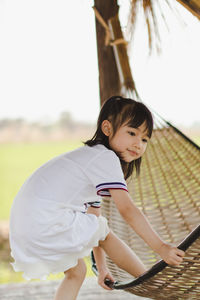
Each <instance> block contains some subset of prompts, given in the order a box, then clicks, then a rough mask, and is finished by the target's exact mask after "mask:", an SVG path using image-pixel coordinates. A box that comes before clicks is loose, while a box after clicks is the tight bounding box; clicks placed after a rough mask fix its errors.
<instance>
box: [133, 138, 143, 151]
mask: <svg viewBox="0 0 200 300" xmlns="http://www.w3.org/2000/svg"><path fill="white" fill-rule="evenodd" d="M141 144H142V142H141V139H140V138H139V137H137V138H136V139H135V141H134V146H135V147H136V148H137V149H140V148H141Z"/></svg>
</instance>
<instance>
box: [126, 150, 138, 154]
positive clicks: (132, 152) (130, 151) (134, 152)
mask: <svg viewBox="0 0 200 300" xmlns="http://www.w3.org/2000/svg"><path fill="white" fill-rule="evenodd" d="M128 152H129V153H130V155H131V156H138V153H137V152H136V151H132V150H129V149H128Z"/></svg>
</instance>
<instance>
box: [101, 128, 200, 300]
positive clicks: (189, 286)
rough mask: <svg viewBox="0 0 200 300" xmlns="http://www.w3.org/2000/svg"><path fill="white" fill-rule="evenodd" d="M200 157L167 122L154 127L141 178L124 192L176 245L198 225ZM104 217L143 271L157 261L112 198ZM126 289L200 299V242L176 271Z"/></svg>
mask: <svg viewBox="0 0 200 300" xmlns="http://www.w3.org/2000/svg"><path fill="white" fill-rule="evenodd" d="M199 153H200V152H199V147H198V146H196V145H195V144H194V143H193V142H191V141H189V140H188V139H187V138H186V137H185V136H184V135H183V134H181V133H180V132H178V131H177V130H176V128H174V127H173V126H171V125H170V124H169V123H168V125H167V126H164V127H160V128H159V127H157V128H156V129H154V131H153V136H152V139H151V142H150V143H149V145H148V149H147V151H146V153H145V155H144V156H143V158H142V167H141V174H140V176H139V177H138V178H136V177H135V176H134V177H132V178H131V179H129V180H128V190H129V193H130V194H131V196H132V198H133V199H134V202H135V203H136V205H137V206H138V207H140V208H141V209H142V211H143V212H144V214H145V215H146V216H147V217H148V219H149V221H150V222H151V224H152V225H153V227H154V229H155V230H156V231H157V232H158V233H159V234H160V236H161V237H162V238H163V239H164V240H165V241H167V242H169V243H172V244H175V245H176V246H177V245H178V244H179V243H180V242H181V241H182V240H183V239H184V238H185V237H186V236H187V235H188V234H189V233H190V232H191V231H192V230H193V229H194V228H195V227H196V226H197V225H198V224H199V220H200V155H199ZM102 213H103V214H104V215H105V216H106V218H107V219H108V223H109V226H110V228H111V229H112V230H113V231H114V232H115V233H116V234H117V235H118V236H119V237H120V238H121V239H122V240H123V241H125V243H126V244H128V245H129V246H130V248H131V249H133V250H134V252H135V253H136V254H137V255H138V256H139V257H140V258H141V260H142V261H143V262H144V264H145V265H146V266H147V267H149V268H150V267H151V266H152V265H154V264H155V262H156V261H158V259H160V257H158V256H157V255H156V253H154V252H153V251H152V250H151V249H150V248H149V247H148V246H147V245H146V244H145V243H144V241H143V240H142V239H141V238H140V237H138V236H137V235H136V234H135V233H134V232H133V230H132V229H131V228H130V227H129V225H127V224H126V223H125V221H124V220H123V219H122V217H121V216H120V214H119V212H118V211H117V209H116V207H115V204H114V201H111V200H110V198H104V199H103V205H102ZM107 263H108V266H109V269H110V271H111V273H112V274H113V276H114V278H115V279H116V280H117V281H119V282H127V281H128V282H130V281H131V280H132V281H133V279H134V278H133V277H132V276H131V275H129V274H127V273H126V272H124V271H123V270H121V269H119V268H118V267H117V266H116V265H115V264H114V263H113V262H112V261H111V260H110V259H109V258H107ZM116 288H117V287H116ZM124 289H125V290H126V291H128V292H131V293H134V294H136V295H138V296H143V297H148V298H151V299H159V300H160V299H200V238H197V239H196V241H195V242H194V243H193V244H192V245H191V246H190V247H189V249H188V250H187V251H186V256H185V259H184V262H183V263H182V264H181V265H180V266H178V267H172V266H167V267H165V268H164V269H163V270H162V271H161V272H159V273H158V274H156V275H154V276H153V277H152V278H150V279H148V280H144V282H142V284H139V285H136V286H131V287H128V288H124Z"/></svg>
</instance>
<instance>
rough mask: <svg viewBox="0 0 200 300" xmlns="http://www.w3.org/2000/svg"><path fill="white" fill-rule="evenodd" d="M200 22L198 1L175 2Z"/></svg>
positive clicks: (199, 0)
mask: <svg viewBox="0 0 200 300" xmlns="http://www.w3.org/2000/svg"><path fill="white" fill-rule="evenodd" d="M176 1H178V2H180V3H181V4H182V5H183V6H184V7H185V8H187V9H188V10H189V11H190V12H191V13H192V14H193V15H194V16H196V17H197V18H198V19H199V20H200V0H176Z"/></svg>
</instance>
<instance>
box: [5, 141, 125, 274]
mask: <svg viewBox="0 0 200 300" xmlns="http://www.w3.org/2000/svg"><path fill="white" fill-rule="evenodd" d="M109 189H124V190H127V186H126V181H125V179H124V175H123V172H122V169H121V165H120V161H119V158H118V157H117V155H116V154H115V153H114V152H113V151H112V150H108V149H107V148H106V147H105V146H103V145H96V146H93V147H89V146H82V147H80V148H78V149H76V150H74V151H71V152H68V153H64V154H62V155H60V156H58V157H55V158H54V159H52V160H50V161H48V162H47V163H45V164H44V165H42V166H41V167H40V168H39V169H37V170H36V171H35V172H34V173H33V174H32V175H31V176H30V177H29V178H28V179H27V180H26V182H25V183H24V185H23V186H22V187H21V189H20V191H19V193H18V194H17V196H16V198H15V199H14V202H13V205H12V209H11V216H10V246H11V255H12V257H13V258H14V260H15V262H14V263H13V267H14V269H15V271H22V272H23V273H24V274H23V276H24V278H26V279H33V278H40V279H45V278H46V276H47V275H48V274H50V273H58V272H64V271H66V270H68V269H69V268H72V267H74V266H75V265H76V264H77V262H78V259H79V258H82V257H84V256H86V255H89V253H90V251H91V249H92V247H94V246H97V245H98V242H99V240H104V239H105V238H106V236H107V234H108V233H109V228H108V225H107V220H106V219H105V218H104V217H102V216H100V217H99V218H98V217H96V216H95V215H92V214H87V213H86V210H87V206H88V205H92V206H99V203H100V200H101V196H104V195H107V196H109V195H110V194H109Z"/></svg>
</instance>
